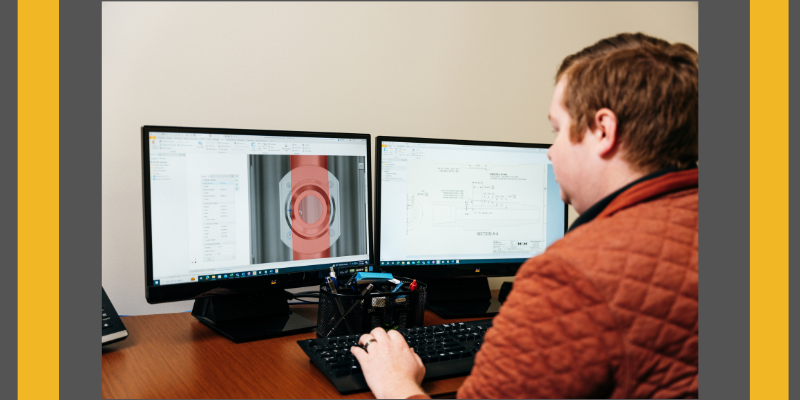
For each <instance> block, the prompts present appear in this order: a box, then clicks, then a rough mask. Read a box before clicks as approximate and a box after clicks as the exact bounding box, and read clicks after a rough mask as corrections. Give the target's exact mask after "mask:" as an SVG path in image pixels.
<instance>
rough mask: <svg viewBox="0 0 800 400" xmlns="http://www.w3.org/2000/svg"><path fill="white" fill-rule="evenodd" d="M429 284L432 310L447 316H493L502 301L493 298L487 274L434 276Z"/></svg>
mask: <svg viewBox="0 0 800 400" xmlns="http://www.w3.org/2000/svg"><path fill="white" fill-rule="evenodd" d="M425 285H427V291H428V296H427V297H428V298H427V304H426V306H427V307H428V309H429V310H431V311H433V312H434V313H436V315H438V316H440V317H442V318H444V319H452V318H481V317H487V318H488V317H493V316H494V315H496V314H497V312H498V311H500V302H499V301H497V300H496V299H493V298H492V293H491V290H489V280H488V279H486V278H461V279H434V280H430V281H425Z"/></svg>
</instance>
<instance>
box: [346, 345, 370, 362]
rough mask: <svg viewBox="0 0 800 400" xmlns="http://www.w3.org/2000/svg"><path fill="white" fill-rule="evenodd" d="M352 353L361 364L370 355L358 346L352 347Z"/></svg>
mask: <svg viewBox="0 0 800 400" xmlns="http://www.w3.org/2000/svg"><path fill="white" fill-rule="evenodd" d="M350 352H351V353H353V355H354V356H355V357H356V360H358V362H359V364H360V363H361V361H362V358H363V357H366V356H367V354H368V353H367V352H366V351H364V349H362V348H361V347H358V346H353V347H350Z"/></svg>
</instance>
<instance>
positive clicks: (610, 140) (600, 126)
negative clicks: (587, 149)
mask: <svg viewBox="0 0 800 400" xmlns="http://www.w3.org/2000/svg"><path fill="white" fill-rule="evenodd" d="M594 126H595V132H594V134H595V135H596V138H597V144H598V146H597V147H596V149H597V150H598V155H600V157H607V156H611V155H612V154H614V151H615V150H616V149H617V115H616V114H614V112H613V111H611V110H609V109H608V108H601V109H599V110H597V112H596V113H594Z"/></svg>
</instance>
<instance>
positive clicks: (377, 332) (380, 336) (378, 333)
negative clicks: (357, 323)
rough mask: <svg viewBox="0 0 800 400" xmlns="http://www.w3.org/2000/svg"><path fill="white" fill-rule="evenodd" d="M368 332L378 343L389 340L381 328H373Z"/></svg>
mask: <svg viewBox="0 0 800 400" xmlns="http://www.w3.org/2000/svg"><path fill="white" fill-rule="evenodd" d="M370 334H371V335H372V336H373V337H374V338H375V340H377V341H378V342H380V343H384V342H388V341H389V340H391V339H390V338H389V335H387V334H386V331H385V330H383V328H380V327H379V328H375V329H373V330H372V332H370Z"/></svg>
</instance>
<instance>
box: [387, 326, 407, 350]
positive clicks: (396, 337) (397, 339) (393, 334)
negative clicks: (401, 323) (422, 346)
mask: <svg viewBox="0 0 800 400" xmlns="http://www.w3.org/2000/svg"><path fill="white" fill-rule="evenodd" d="M386 335H387V336H389V338H390V339H392V342H393V343H402V344H404V345H406V346H408V343H406V338H404V337H403V335H401V334H400V332H398V331H395V330H391V331H389V332H388V333H387V334H386Z"/></svg>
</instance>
